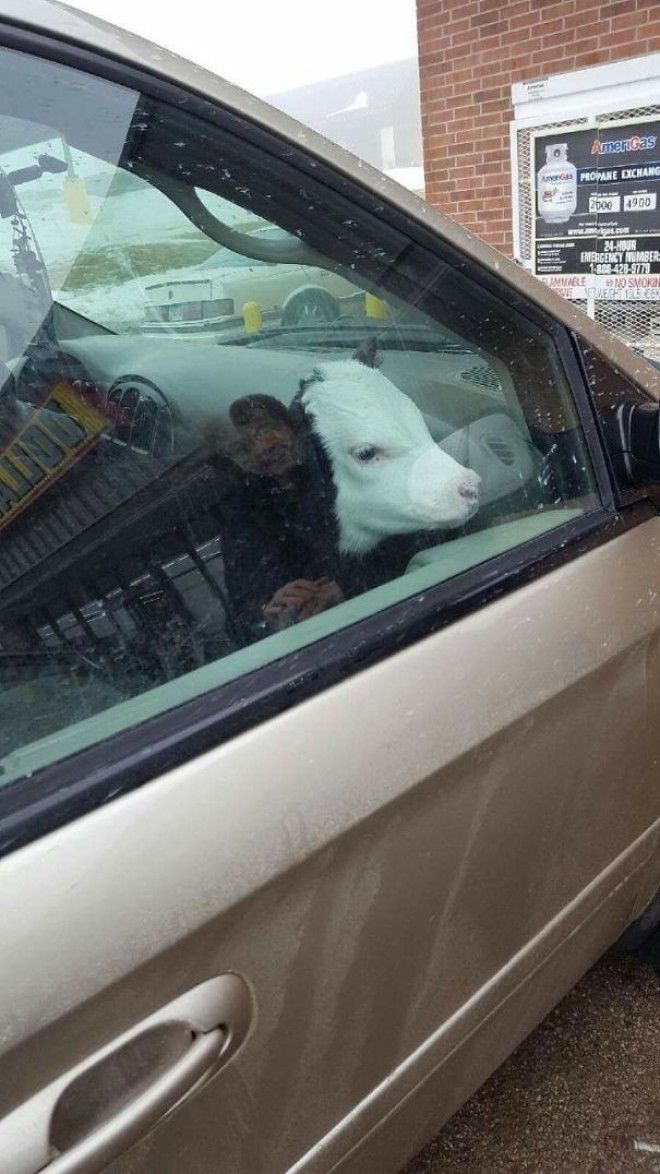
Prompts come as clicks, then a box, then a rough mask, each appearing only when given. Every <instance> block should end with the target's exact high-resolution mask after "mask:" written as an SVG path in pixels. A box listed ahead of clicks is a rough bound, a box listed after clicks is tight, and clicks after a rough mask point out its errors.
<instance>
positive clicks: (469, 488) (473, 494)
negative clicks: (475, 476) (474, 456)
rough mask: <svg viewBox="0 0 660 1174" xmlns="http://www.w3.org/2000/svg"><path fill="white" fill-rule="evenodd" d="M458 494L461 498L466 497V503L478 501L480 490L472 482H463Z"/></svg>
mask: <svg viewBox="0 0 660 1174" xmlns="http://www.w3.org/2000/svg"><path fill="white" fill-rule="evenodd" d="M457 492H458V495H459V497H464V498H465V500H466V501H476V500H477V498H478V497H479V490H478V488H477V486H476V485H474V484H473V483H472V482H471V481H461V483H460V485H459V487H458V491H457Z"/></svg>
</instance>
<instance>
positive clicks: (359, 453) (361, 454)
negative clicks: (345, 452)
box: [351, 444, 383, 465]
mask: <svg viewBox="0 0 660 1174" xmlns="http://www.w3.org/2000/svg"><path fill="white" fill-rule="evenodd" d="M351 451H352V454H353V456H354V457H355V459H356V461H359V462H360V464H361V465H368V464H369V463H370V461H375V460H377V459H378V457H380V456H382V455H383V450H382V448H377V447H376V445H375V444H363V445H362V446H361V448H354V449H352V450H351Z"/></svg>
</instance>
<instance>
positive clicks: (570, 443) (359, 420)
mask: <svg viewBox="0 0 660 1174" xmlns="http://www.w3.org/2000/svg"><path fill="white" fill-rule="evenodd" d="M2 58H3V62H2V64H3V68H2V74H1V76H0V101H1V102H2V108H1V111H0V169H1V170H0V248H1V250H2V252H1V254H0V348H1V349H0V362H1V366H0V385H1V386H0V532H1V535H0V537H1V540H2V545H1V547H0V672H1V673H2V688H3V702H2V705H3V719H4V720H3V721H2V723H1V724H0V755H1V756H4V770H5V773H4V776H3V777H4V778H6V779H8V778H11V777H14V776H16V775H19V774H21V773H24V772H25V771H31V770H34V769H36V768H37V767H38V766H40V765H43V764H44V763H47V762H49V761H52V760H53V759H54V758H57V757H61V756H62V755H65V754H67V753H70V752H72V751H73V750H76V749H78V748H79V747H81V746H83V745H86V744H89V743H90V742H93V741H95V740H98V739H100V738H103V737H105V736H107V735H108V734H109V733H110V732H111V731H112V730H114V729H121V728H123V727H125V726H127V725H130V724H132V723H135V722H137V721H139V720H141V719H142V718H143V717H146V716H148V715H149V714H150V713H157V712H161V711H163V710H165V709H167V708H170V707H172V706H174V705H176V704H179V703H180V702H181V701H182V700H184V699H185V698H186V697H190V696H195V695H197V694H199V693H200V692H202V691H204V690H206V689H209V688H211V687H213V686H214V685H217V684H218V683H221V682H222V681H226V680H231V679H232V678H234V677H237V676H239V675H241V674H242V673H245V672H247V671H248V670H249V669H251V668H254V667H257V666H258V665H260V664H265V663H267V662H268V661H270V660H274V659H277V658H278V657H280V656H283V655H285V654H286V653H287V652H290V651H292V650H294V649H295V648H299V647H302V646H303V645H305V644H308V643H310V642H312V641H314V640H316V639H318V638H319V637H320V636H322V635H324V634H326V633H328V632H332V631H335V630H337V629H340V628H342V627H344V626H347V625H350V624H352V623H354V622H356V621H357V620H358V619H360V618H361V617H363V616H366V615H369V614H371V613H373V612H374V611H378V610H379V609H380V608H383V607H386V606H389V605H390V604H391V603H394V602H396V601H397V600H400V599H403V598H406V597H408V596H412V595H414V594H415V593H417V592H420V591H423V590H426V589H427V588H428V587H430V586H433V584H435V583H438V582H441V581H443V580H444V579H446V578H448V577H450V576H452V575H456V574H458V573H459V572H460V571H461V570H464V569H467V568H468V567H470V566H474V565H475V564H478V563H480V562H483V561H484V560H486V559H488V558H490V557H493V556H495V555H497V554H498V553H501V552H502V551H504V550H507V549H509V548H511V547H513V546H516V545H518V544H520V543H522V542H524V541H526V540H527V539H529V538H532V537H534V536H535V535H538V534H542V533H543V532H545V531H547V530H550V529H552V528H553V527H557V526H560V525H561V524H562V523H564V522H566V521H567V520H570V519H572V518H575V517H578V516H580V515H581V514H583V513H584V512H585V511H588V510H591V509H593V508H595V506H596V505H597V504H598V498H597V494H596V489H595V482H594V477H593V473H592V471H591V468H590V464H589V460H588V457H587V453H586V449H585V445H584V441H583V437H582V432H581V429H580V426H579V423H578V420H577V417H576V415H575V410H574V407H573V405H572V402H571V398H570V395H569V393H568V389H567V386H566V382H565V377H564V375H563V372H562V369H561V366H560V364H559V360H558V357H557V355H556V353H555V350H554V346H553V344H552V343H551V341H550V339H549V338H548V337H546V335H545V334H544V332H543V331H542V330H541V329H539V328H538V327H537V326H535V325H534V324H533V323H531V322H530V321H527V320H525V319H523V318H522V317H520V316H519V315H517V314H516V313H515V312H514V311H513V310H512V309H511V308H510V307H509V306H507V305H506V304H504V303H503V302H501V301H499V300H498V299H497V298H496V297H494V296H492V295H491V294H489V293H487V292H486V290H485V289H482V288H480V287H478V286H475V285H474V284H472V283H471V282H470V281H469V280H468V279H467V278H466V277H465V276H463V275H461V274H460V273H459V272H458V271H457V270H454V269H452V268H451V267H450V266H449V265H448V264H447V263H446V262H444V261H441V260H439V259H438V258H437V257H436V256H434V255H431V254H430V253H428V252H425V251H424V250H423V249H421V248H420V247H418V246H416V245H413V244H412V242H411V241H410V240H409V239H408V238H406V237H404V236H403V235H402V234H401V233H399V232H398V230H395V229H394V228H392V227H390V226H389V225H388V223H387V219H386V218H383V217H382V216H381V215H377V216H374V215H371V214H368V213H366V212H364V211H361V210H359V209H358V208H357V207H354V206H353V205H352V204H351V203H350V202H348V201H347V200H346V199H345V198H344V197H342V196H340V195H339V194H337V193H336V192H330V191H329V190H326V189H325V188H324V187H323V186H322V184H321V183H319V182H317V181H314V182H312V181H311V180H310V179H309V178H304V179H303V178H301V176H300V175H299V174H298V173H297V172H296V171H295V170H294V169H293V168H292V167H291V165H290V164H289V163H287V162H286V161H285V160H279V161H278V160H277V159H275V158H274V157H271V156H270V155H267V154H266V153H264V152H262V151H260V150H257V149H256V148H255V147H253V146H251V145H250V144H249V143H247V142H245V141H241V140H239V139H236V138H235V137H233V135H232V134H231V133H230V132H229V131H223V130H220V129H218V128H217V127H215V126H212V125H210V124H208V125H207V124H206V123H204V122H202V121H200V120H197V119H195V118H194V117H193V116H191V115H190V114H187V113H185V112H184V111H182V110H180V109H178V108H174V107H172V108H169V107H167V106H165V105H162V104H160V103H159V102H157V101H155V100H152V99H151V98H149V97H145V96H142V95H138V94H136V93H133V92H131V91H128V90H125V89H123V88H121V87H118V86H115V85H113V84H111V83H109V82H105V81H101V80H99V79H95V78H88V77H86V76H85V75H82V74H80V73H77V72H75V71H72V70H70V69H68V68H65V67H63V66H59V65H56V64H53V63H51V62H47V61H39V60H38V59H32V58H24V57H22V56H21V55H20V54H17V53H14V52H12V51H8V50H3V51H2ZM19 79H20V80H19ZM83 93H84V101H82V100H81V94H83ZM55 735H56V736H55Z"/></svg>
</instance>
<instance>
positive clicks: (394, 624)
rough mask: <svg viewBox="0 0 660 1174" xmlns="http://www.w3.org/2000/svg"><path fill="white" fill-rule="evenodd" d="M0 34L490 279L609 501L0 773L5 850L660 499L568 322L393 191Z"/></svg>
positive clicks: (135, 73) (360, 664) (259, 132)
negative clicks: (541, 361) (181, 113)
mask: <svg viewBox="0 0 660 1174" xmlns="http://www.w3.org/2000/svg"><path fill="white" fill-rule="evenodd" d="M0 45H1V46H3V47H6V48H8V49H15V50H18V51H20V52H25V53H30V54H31V55H32V56H36V57H42V58H45V59H47V60H50V61H55V62H58V63H60V64H62V65H67V66H70V67H73V68H75V69H78V70H80V71H82V72H85V73H89V74H92V75H94V76H96V77H101V78H105V79H107V80H109V81H112V82H115V83H118V84H120V85H124V86H129V87H131V88H133V89H136V90H139V91H141V92H143V93H145V94H148V95H149V96H151V97H154V98H157V99H159V100H161V101H163V102H166V103H168V104H172V103H175V104H176V105H177V106H178V107H179V109H181V108H184V109H187V110H189V111H190V113H191V114H193V115H195V116H196V117H198V118H202V119H203V120H204V121H206V122H211V123H213V124H214V125H215V126H217V127H220V128H221V129H225V130H228V131H229V132H231V133H232V134H234V135H236V136H239V137H241V138H243V139H246V140H247V141H248V142H249V143H250V144H251V145H252V146H253V147H257V148H259V149H261V150H263V151H265V152H268V153H270V154H271V155H273V154H274V155H279V154H285V155H286V163H287V165H288V166H292V167H294V168H296V169H297V171H298V172H299V173H300V174H301V176H305V175H307V176H309V177H310V178H313V179H314V180H316V181H318V182H321V183H322V184H323V185H324V186H325V187H326V188H327V189H329V190H335V191H336V192H338V193H339V194H340V195H342V196H343V197H344V198H348V199H350V200H351V201H352V202H353V203H354V204H355V205H356V206H360V207H362V208H364V209H366V210H367V211H370V212H372V213H374V212H375V213H376V214H377V215H378V216H379V217H380V218H381V219H384V220H386V222H388V223H389V224H390V225H392V226H393V227H395V228H396V229H398V230H399V231H400V232H401V233H403V234H405V235H406V236H407V237H408V238H409V239H411V240H413V241H414V242H416V243H417V244H418V245H421V246H422V247H423V248H424V249H425V250H426V251H427V252H429V253H430V254H431V255H433V256H434V257H435V258H437V259H438V260H439V261H445V262H449V263H450V264H452V265H453V266H456V267H459V268H460V269H461V271H462V272H463V273H464V274H465V275H466V276H467V277H468V278H470V279H472V280H475V281H476V282H477V284H478V285H479V286H481V287H483V288H484V289H485V290H486V291H487V292H489V293H491V294H494V295H495V296H496V297H497V298H499V299H503V300H504V301H506V303H508V305H509V306H511V307H512V308H513V309H514V310H515V311H516V312H517V313H518V314H520V315H521V316H522V317H523V318H525V319H527V320H528V321H530V322H531V323H533V324H534V325H535V326H537V327H539V328H540V329H541V330H543V331H544V333H545V334H546V336H547V337H548V339H549V341H552V342H553V343H554V345H555V348H556V356H557V359H558V362H559V364H560V366H561V367H562V369H563V372H564V374H565V377H566V383H567V388H568V390H569V392H570V394H571V396H572V400H573V403H574V405H575V407H576V410H577V415H578V419H579V423H580V427H581V429H582V432H583V436H584V440H585V443H586V447H587V450H588V452H589V456H590V458H591V461H592V465H593V471H594V475H595V480H596V485H597V489H598V492H599V494H600V497H601V505H600V506H599V507H596V508H595V509H594V510H593V511H591V512H589V513H587V514H585V515H584V516H583V517H580V518H577V519H574V520H573V521H570V522H568V523H566V524H564V525H562V526H559V527H557V528H556V529H554V530H551V531H548V532H547V533H546V534H544V535H542V536H540V537H538V538H535V539H532V540H531V541H528V542H526V543H524V544H522V545H521V546H518V547H515V548H513V549H511V550H509V551H506V552H504V553H503V554H501V555H498V556H496V557H495V558H493V559H491V560H489V561H487V562H485V563H481V564H478V565H477V566H475V567H472V568H470V569H469V570H467V571H465V572H463V573H462V574H460V575H458V576H456V577H455V578H453V579H450V580H448V581H446V582H443V583H439V584H437V585H436V586H435V587H432V588H430V589H427V590H425V591H424V592H423V593H422V594H420V595H417V596H412V597H410V598H408V599H404V600H401V601H400V602H399V603H396V604H393V605H392V606H390V607H388V608H387V609H386V610H384V611H379V612H375V613H373V614H372V615H370V616H368V617H367V618H365V619H363V620H360V621H358V622H357V623H355V624H352V625H350V626H348V627H346V628H343V629H341V630H340V631H338V632H336V633H333V634H332V635H330V636H327V637H325V638H323V639H322V640H318V641H316V642H314V643H311V644H310V645H308V646H306V647H305V648H303V649H302V650H300V651H297V652H296V653H295V654H292V655H288V656H284V657H282V658H280V659H278V660H276V661H273V662H271V663H270V664H268V665H265V666H263V667H261V668H259V669H256V670H254V671H253V672H251V673H249V674H246V675H244V676H242V677H239V678H237V679H236V680H234V681H231V682H229V683H227V684H225V685H222V686H220V687H218V688H216V689H213V690H210V691H209V692H206V693H204V694H202V695H201V696H199V697H196V698H194V699H193V700H190V701H187V702H184V703H182V704H181V705H180V706H178V707H176V708H175V709H168V710H166V711H164V712H163V713H161V714H158V715H157V716H155V717H151V718H149V719H147V720H146V721H144V722H141V723H139V724H138V725H135V726H131V727H130V728H129V729H127V730H123V731H120V732H118V733H116V734H114V735H111V736H110V737H109V738H107V739H105V740H104V741H102V742H100V743H96V744H95V745H93V746H90V747H88V748H86V749H83V750H81V751H79V752H77V753H74V754H72V755H70V756H68V757H66V758H63V759H60V760H59V761H57V762H54V763H52V764H49V765H48V766H46V767H43V768H42V769H40V770H38V771H36V772H34V773H33V774H32V775H31V776H29V777H23V778H19V779H16V780H13V781H12V782H10V783H7V784H6V785H2V778H1V776H0V856H1V855H4V854H6V853H8V852H10V851H13V850H14V849H15V848H18V847H20V846H22V845H24V844H26V843H29V842H30V841H32V840H35V839H37V838H38V837H39V836H41V835H43V834H45V833H46V832H48V831H51V830H53V829H54V828H57V827H60V826H62V825H64V824H66V823H68V822H71V821H72V820H74V819H76V818H78V817H79V816H81V815H83V814H85V813H86V812H89V811H91V810H93V809H95V808H97V807H99V806H101V805H103V804H105V803H106V802H108V801H109V799H111V798H114V797H115V796H118V795H121V794H125V793H127V792H129V791H131V790H133V789H135V788H136V787H138V786H140V785H141V784H142V783H145V782H147V781H149V780H151V779H154V778H156V777H157V776H158V775H160V774H162V773H164V772H165V771H168V770H171V769H173V768H174V767H176V766H178V765H180V764H182V763H184V762H186V761H189V760H191V759H193V758H195V757H196V756H198V755H199V754H202V753H204V752H205V751H207V750H210V749H212V748H214V747H216V746H218V745H221V744H222V743H223V742H226V741H228V740H229V739H231V738H233V737H235V736H236V735H238V734H239V733H242V732H244V731H246V730H248V729H250V728H252V727H254V726H256V725H258V724H260V723H261V722H263V721H265V720H267V719H269V718H272V717H275V716H277V715H278V714H280V713H283V712H284V711H285V710H287V709H289V708H291V707H292V706H293V705H297V704H299V703H300V702H301V701H303V700H304V699H306V698H309V697H311V696H313V695H314V694H316V693H319V692H321V691H322V690H325V689H327V688H329V687H330V686H332V685H334V684H337V683H339V682H341V681H343V680H345V679H346V678H348V677H349V676H351V675H353V674H354V673H357V672H360V671H361V670H363V669H365V668H367V667H369V666H370V665H373V664H376V663H378V662H379V661H381V660H384V659H386V658H388V657H390V656H392V655H394V654H396V653H397V652H398V651H400V650H402V649H404V648H406V647H408V646H410V645H411V644H414V643H416V642H417V641H418V640H421V639H423V638H424V637H426V636H430V635H433V634H435V633H436V632H438V631H440V630H441V629H442V628H444V627H446V626H448V625H449V624H450V623H453V622H454V621H456V620H458V619H460V618H461V617H463V616H465V615H467V614H469V613H471V612H473V611H475V610H477V609H478V608H480V607H483V606H485V605H486V604H487V603H488V602H490V601H491V600H492V599H494V598H496V597H500V596H501V595H502V594H504V593H506V592H509V591H513V590H515V589H516V588H518V587H520V586H522V585H523V584H525V583H528V582H530V581H531V580H533V579H535V578H537V577H539V576H541V575H543V574H546V573H547V572H548V571H550V570H552V569H554V568H556V567H558V566H560V565H562V564H564V563H566V562H567V561H570V560H572V559H574V558H578V557H580V556H581V555H582V554H584V553H586V552H587V551H588V550H590V549H592V548H594V547H597V546H599V545H601V544H603V543H605V542H608V541H609V540H610V539H613V538H615V537H616V536H618V535H619V534H621V533H623V532H625V531H626V530H628V529H630V528H632V527H633V526H636V525H638V524H640V523H642V522H643V521H645V520H646V519H648V518H650V517H652V516H654V515H655V513H656V510H655V508H654V506H653V504H652V503H651V502H650V501H646V500H641V501H640V500H638V501H636V502H634V503H632V504H631V505H630V506H629V507H628V508H626V509H624V510H622V509H621V508H620V504H619V503H617V500H616V496H615V486H614V484H613V480H612V474H611V470H610V468H609V466H608V461H607V458H606V455H605V451H604V448H603V441H602V436H601V433H600V426H599V422H598V419H597V414H596V411H595V408H594V404H593V403H592V400H591V397H590V394H589V388H588V385H587V382H586V377H585V372H584V369H583V367H582V365H581V363H580V358H579V354H578V351H577V349H576V346H575V338H574V333H573V332H571V331H570V330H569V329H568V328H567V327H565V326H564V325H563V324H562V323H560V322H558V321H556V320H555V319H553V318H551V317H549V316H548V315H547V314H546V313H545V312H544V311H543V310H542V309H541V308H540V307H538V306H535V305H533V304H532V303H531V302H529V301H528V300H527V299H526V298H524V297H523V296H521V295H520V294H519V293H518V292H517V291H515V290H513V289H512V288H511V286H509V285H508V284H507V282H506V281H503V280H502V279H501V278H500V277H498V276H497V275H495V274H493V273H491V272H489V271H487V270H485V269H483V268H482V267H481V266H479V265H478V264H477V263H476V262H475V261H473V260H472V259H471V258H469V257H467V256H466V255H464V254H462V253H460V252H459V251H458V250H457V249H456V248H455V247H454V246H452V245H450V244H449V243H448V242H446V241H443V240H441V239H439V238H438V237H437V236H436V235H435V234H434V233H433V232H432V231H430V230H429V229H428V228H426V227H425V226H424V225H423V224H421V223H419V222H417V221H416V220H414V219H412V218H411V217H409V216H407V215H406V214H405V213H404V212H402V211H401V210H400V209H399V208H397V207H396V206H395V205H394V204H391V203H389V202H388V200H387V198H386V197H385V196H382V195H379V196H378V197H376V196H375V195H373V194H372V193H371V192H369V191H368V189H365V188H362V187H361V186H360V185H359V184H358V183H356V182H355V181H354V180H353V179H351V178H350V177H348V176H346V175H344V174H343V173H342V172H340V171H337V170H335V169H334V168H332V167H331V166H330V165H328V164H327V163H325V162H323V161H322V160H320V159H319V158H318V156H314V155H313V154H310V153H307V152H306V151H305V150H304V149H303V148H301V147H299V146H296V145H295V144H292V143H291V142H290V141H289V140H286V139H283V138H281V137H279V136H278V134H277V132H276V131H274V130H271V129H268V128H265V127H263V126H261V125H260V124H258V123H253V122H250V121H249V120H248V119H247V118H245V117H244V116H243V115H241V114H238V113H237V112H236V111H233V110H231V109H229V108H226V107H223V106H221V105H220V104H218V103H216V102H215V101H213V100H210V99H208V98H205V97H204V96H202V95H200V94H198V93H195V92H194V91H192V90H188V89H186V88H184V87H182V86H181V85H179V84H175V83H173V82H171V81H169V80H166V79H164V78H162V77H160V76H159V75H157V74H155V73H152V72H150V71H148V70H142V69H138V68H136V67H134V66H132V65H129V64H127V63H125V62H123V61H121V60H119V59H115V58H112V57H109V56H106V55H101V54H97V53H95V52H93V51H91V50H89V49H87V48H82V47H79V46H75V45H72V44H69V43H67V42H63V41H60V40H57V39H53V38H51V37H49V36H46V35H44V34H42V33H37V32H34V31H32V30H29V29H23V28H19V27H17V26H9V25H3V24H0Z"/></svg>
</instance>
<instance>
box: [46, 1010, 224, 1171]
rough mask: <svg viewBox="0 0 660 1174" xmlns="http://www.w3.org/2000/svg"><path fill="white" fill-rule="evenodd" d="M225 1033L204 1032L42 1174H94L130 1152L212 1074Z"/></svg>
mask: <svg viewBox="0 0 660 1174" xmlns="http://www.w3.org/2000/svg"><path fill="white" fill-rule="evenodd" d="M225 1039H226V1036H225V1032H224V1031H222V1030H220V1029H218V1030H216V1031H209V1032H206V1033H205V1034H204V1035H201V1036H199V1038H198V1039H196V1040H195V1042H194V1043H193V1044H192V1046H191V1047H190V1048H189V1049H188V1051H187V1052H186V1054H185V1055H184V1056H182V1057H181V1059H180V1060H178V1061H177V1062H176V1063H175V1064H173V1065H172V1067H171V1068H170V1069H168V1071H167V1072H165V1074H164V1075H163V1076H160V1077H159V1078H158V1079H157V1080H154V1082H153V1084H151V1085H149V1087H148V1088H147V1089H146V1090H145V1091H144V1092H143V1093H142V1094H141V1095H140V1096H137V1097H136V1098H135V1100H133V1101H131V1102H130V1103H129V1104H128V1105H127V1106H126V1107H125V1108H123V1109H121V1110H120V1111H119V1112H118V1113H116V1114H115V1115H114V1116H113V1117H111V1119H110V1120H109V1121H107V1122H106V1123H105V1124H104V1125H101V1126H100V1127H99V1128H98V1129H95V1130H94V1132H93V1133H90V1134H89V1136H88V1137H85V1138H83V1139H82V1141H79V1142H78V1143H77V1144H76V1145H74V1146H73V1148H72V1149H70V1150H68V1151H67V1152H66V1153H65V1154H62V1156H61V1157H59V1158H55V1159H54V1160H53V1161H52V1162H49V1163H48V1164H47V1165H46V1166H43V1167H42V1169H43V1170H44V1172H45V1174H97V1172H98V1171H102V1170H104V1169H105V1167H106V1166H108V1165H109V1164H110V1162H112V1161H113V1160H114V1158H118V1157H119V1155H120V1154H122V1153H123V1152H124V1150H127V1149H129V1148H130V1146H132V1145H133V1143H134V1142H136V1141H138V1140H139V1139H140V1137H142V1136H143V1135H144V1134H145V1133H148V1132H149V1130H150V1129H151V1128H152V1127H153V1126H154V1125H156V1123H157V1122H158V1121H159V1120H160V1118H161V1117H164V1116H165V1114H166V1113H167V1111H168V1110H169V1109H171V1108H172V1107H173V1106H174V1105H176V1104H177V1103H178V1102H179V1101H180V1100H181V1098H182V1097H183V1096H185V1094H186V1093H187V1092H190V1090H191V1089H192V1088H194V1087H195V1085H197V1084H198V1083H199V1081H200V1080H201V1079H202V1078H203V1077H204V1076H205V1075H206V1074H207V1073H208V1072H209V1071H210V1070H211V1068H212V1067H213V1066H214V1064H215V1062H216V1060H217V1059H218V1057H219V1055H220V1052H221V1051H222V1046H223V1044H224V1042H225Z"/></svg>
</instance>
